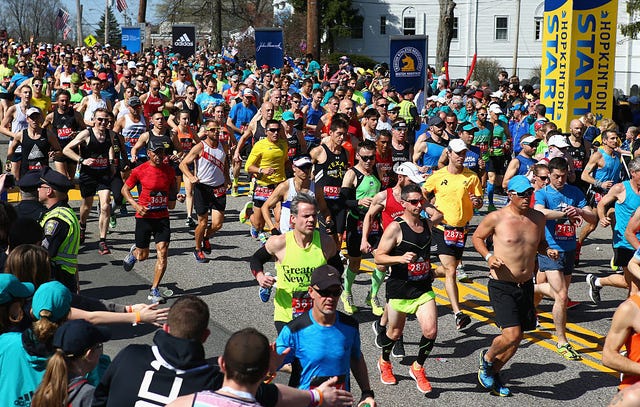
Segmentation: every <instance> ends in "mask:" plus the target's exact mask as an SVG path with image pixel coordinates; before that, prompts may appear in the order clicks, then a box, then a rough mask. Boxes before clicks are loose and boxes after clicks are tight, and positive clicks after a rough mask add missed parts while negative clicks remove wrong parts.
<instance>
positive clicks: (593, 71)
mask: <svg viewBox="0 0 640 407" xmlns="http://www.w3.org/2000/svg"><path fill="white" fill-rule="evenodd" d="M617 17H618V2H617V1H615V0H546V1H545V12H544V23H543V25H544V29H543V35H542V79H541V84H540V91H541V92H540V95H541V102H542V103H543V104H544V105H545V106H546V107H547V117H548V118H549V120H551V121H552V122H554V123H556V124H557V125H558V128H560V129H562V130H563V131H568V129H569V122H570V121H571V120H572V119H575V118H579V117H580V116H583V115H584V114H586V113H589V112H591V113H593V114H595V115H596V117H597V118H598V120H599V119H601V118H606V117H608V118H611V116H612V110H613V75H614V68H615V49H616V22H617Z"/></svg>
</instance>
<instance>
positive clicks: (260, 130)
mask: <svg viewBox="0 0 640 407" xmlns="http://www.w3.org/2000/svg"><path fill="white" fill-rule="evenodd" d="M260 122H261V121H260V120H258V122H257V123H256V131H255V132H254V133H253V138H252V139H251V145H254V144H256V143H257V142H258V141H260V140H262V139H263V138H266V137H267V132H266V130H265V129H264V126H263V125H262V123H260Z"/></svg>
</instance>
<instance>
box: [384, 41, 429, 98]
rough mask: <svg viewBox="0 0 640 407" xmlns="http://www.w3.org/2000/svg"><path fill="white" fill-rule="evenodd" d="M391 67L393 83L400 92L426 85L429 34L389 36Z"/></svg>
mask: <svg viewBox="0 0 640 407" xmlns="http://www.w3.org/2000/svg"><path fill="white" fill-rule="evenodd" d="M389 58H390V61H389V68H390V75H391V85H392V86H394V87H395V88H396V89H397V90H398V92H402V91H403V90H405V89H408V88H413V89H415V90H416V91H417V90H418V89H421V88H423V87H424V83H425V79H426V75H425V72H426V67H427V36H425V35H402V36H395V35H394V36H391V37H389Z"/></svg>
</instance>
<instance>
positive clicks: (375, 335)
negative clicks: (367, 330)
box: [371, 324, 382, 349]
mask: <svg viewBox="0 0 640 407" xmlns="http://www.w3.org/2000/svg"><path fill="white" fill-rule="evenodd" d="M371 330H372V331H373V343H374V344H375V345H376V348H378V349H382V345H380V344H379V343H378V331H377V330H376V326H375V325H374V324H371Z"/></svg>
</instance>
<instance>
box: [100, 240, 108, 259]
mask: <svg viewBox="0 0 640 407" xmlns="http://www.w3.org/2000/svg"><path fill="white" fill-rule="evenodd" d="M98 253H100V254H101V255H103V256H104V255H105V254H111V250H110V249H109V246H107V242H99V243H98Z"/></svg>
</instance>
